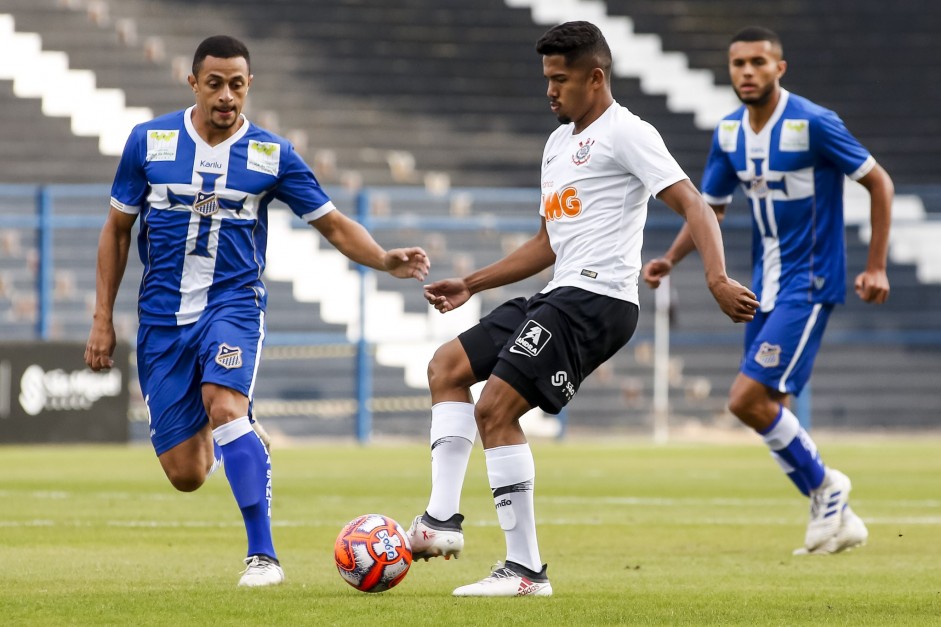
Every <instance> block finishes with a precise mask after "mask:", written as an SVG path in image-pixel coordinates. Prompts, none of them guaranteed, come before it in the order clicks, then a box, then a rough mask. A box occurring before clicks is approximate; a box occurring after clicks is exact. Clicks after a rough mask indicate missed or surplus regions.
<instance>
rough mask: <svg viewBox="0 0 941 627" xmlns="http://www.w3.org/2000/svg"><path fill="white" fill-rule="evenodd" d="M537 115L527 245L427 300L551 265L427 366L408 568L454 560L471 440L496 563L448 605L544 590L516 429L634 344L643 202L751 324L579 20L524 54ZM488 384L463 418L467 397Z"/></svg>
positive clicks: (742, 298) (729, 306)
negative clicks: (426, 483) (426, 472)
mask: <svg viewBox="0 0 941 627" xmlns="http://www.w3.org/2000/svg"><path fill="white" fill-rule="evenodd" d="M536 50H537V52H538V53H539V54H541V55H542V62H543V73H544V74H545V78H546V80H547V82H548V89H547V92H546V95H547V96H548V99H549V108H550V110H551V111H552V112H553V113H554V114H555V115H556V117H557V118H558V120H559V122H560V123H561V126H560V127H559V128H558V129H557V130H556V131H555V132H554V133H552V135H551V136H550V137H549V140H548V142H547V143H546V148H545V151H544V152H543V156H542V200H541V203H540V206H539V213H540V215H541V216H542V219H541V225H540V228H539V230H538V232H537V233H536V234H535V235H534V236H533V237H532V238H531V239H530V240H528V241H527V242H526V243H524V244H523V245H522V246H520V248H518V249H517V250H516V251H514V252H512V253H510V254H509V255H507V256H506V257H504V258H503V259H501V260H500V261H497V262H495V263H494V264H492V265H490V266H487V267H485V268H483V269H481V270H477V271H475V272H472V273H471V274H469V275H468V276H466V277H464V278H452V279H446V280H442V281H435V282H433V283H431V284H430V285H426V286H425V296H426V298H427V299H428V302H429V303H431V304H432V305H433V306H434V307H435V308H436V309H437V310H438V311H440V312H442V313H444V312H447V311H450V310H452V309H454V308H456V307H460V306H461V305H462V304H463V303H465V302H466V301H467V300H468V299H469V298H470V297H471V296H472V295H473V294H476V293H477V292H480V291H482V290H486V289H491V288H494V287H498V286H501V285H506V284H509V283H513V282H515V281H519V280H520V279H523V278H525V277H529V276H532V275H534V274H536V273H538V272H540V271H541V270H543V269H545V268H548V267H549V266H551V265H553V264H555V271H554V274H553V277H552V280H551V281H550V282H549V284H548V285H547V286H546V287H545V288H544V289H543V290H542V291H541V292H540V293H538V294H536V295H535V296H533V297H532V298H530V299H528V300H527V299H524V298H517V299H514V300H510V301H508V302H506V303H504V304H503V305H501V306H499V307H497V308H496V309H495V310H494V311H493V312H491V313H490V314H488V315H487V316H485V317H484V318H482V319H481V321H480V323H479V324H478V325H476V326H474V327H473V328H471V329H469V330H468V331H465V332H464V333H462V334H461V335H460V336H459V337H458V338H455V339H454V340H451V341H449V342H447V343H445V344H444V345H442V346H441V347H440V348H439V349H438V350H437V352H436V353H435V355H434V357H433V358H432V360H431V363H430V364H429V366H428V381H429V385H430V388H431V396H432V403H433V407H432V419H431V420H432V422H431V453H432V489H431V497H430V499H429V502H428V507H427V510H426V511H425V513H424V514H422V515H420V516H417V517H416V518H415V520H414V521H413V523H412V525H411V527H410V529H409V534H410V539H411V542H412V550H413V551H414V555H415V556H416V558H419V559H420V558H426V559H427V558H429V557H436V556H439V555H443V556H445V557H446V558H447V557H450V556H451V555H458V554H459V553H460V551H461V549H462V548H463V544H464V539H463V534H462V530H461V522H462V520H463V518H462V516H461V514H460V513H459V506H460V496H461V489H462V486H463V482H464V476H465V472H466V469H467V463H468V459H469V456H470V452H471V448H472V446H473V442H474V440H475V437H476V434H477V432H478V431H479V432H480V437H481V440H482V442H483V446H484V453H485V456H486V462H487V474H488V477H489V481H490V487H491V489H492V492H493V499H494V505H495V507H496V510H497V517H498V519H499V523H500V526H501V528H502V529H503V530H504V533H505V536H506V548H507V552H506V559H505V561H504V562H503V564H502V565H500V566H498V567H497V568H495V569H494V571H493V572H492V573H491V574H490V575H489V576H487V577H485V578H484V579H483V580H481V581H479V582H477V583H472V584H470V585H466V586H462V587H460V588H457V589H456V590H455V591H454V594H455V595H456V596H522V595H536V596H547V595H550V594H552V587H551V585H550V584H549V579H548V577H547V574H546V566H545V565H544V564H543V562H542V557H541V555H540V552H539V547H538V545H537V542H536V522H535V513H534V509H533V485H534V480H535V477H536V471H535V465H534V461H533V455H532V452H531V450H530V448H529V444H528V443H527V441H526V437H525V435H524V433H523V431H522V430H521V428H520V424H519V419H520V417H521V416H522V415H523V414H525V413H526V412H527V411H529V410H530V409H531V408H533V407H537V406H538V407H541V408H542V409H543V410H545V411H547V412H549V413H558V412H559V411H560V410H561V409H562V408H563V407H564V406H565V405H566V404H567V403H568V402H569V401H570V400H571V399H572V397H573V396H574V395H575V394H576V393H577V392H578V389H579V385H580V384H581V382H582V381H583V380H584V379H585V377H587V376H588V375H589V374H590V373H591V372H592V371H593V370H594V369H595V368H597V367H598V366H599V365H600V364H601V363H602V362H604V361H605V360H607V359H608V358H609V357H611V356H612V355H613V354H614V353H615V352H616V351H617V350H618V349H620V348H621V347H622V346H624V344H625V343H626V342H627V341H628V340H629V339H630V337H631V335H632V334H633V332H634V329H635V326H636V323H637V315H638V305H637V302H638V299H637V284H638V277H639V275H640V270H641V260H640V251H641V244H642V239H643V233H642V231H643V228H644V223H645V221H646V218H647V201H648V199H649V198H650V196H651V195H654V196H656V197H658V198H660V199H661V200H663V201H664V202H665V203H666V204H667V205H669V206H670V207H671V208H672V209H673V210H674V211H676V212H677V213H679V214H680V215H682V216H685V218H686V220H687V221H688V223H689V224H690V230H691V232H692V234H693V237H694V239H695V241H696V243H697V245H698V247H699V249H700V250H701V251H703V258H704V261H705V268H706V281H707V283H708V285H709V289H710V290H711V291H712V294H713V296H715V299H716V301H717V302H718V304H719V306H720V307H721V309H722V311H724V312H725V313H726V314H727V315H728V316H729V317H730V318H732V320H735V321H747V320H750V319H751V318H752V315H753V313H754V310H755V307H757V305H758V302H757V301H756V300H755V299H754V295H753V294H752V293H751V292H750V291H749V290H747V289H745V288H744V287H742V286H741V285H739V284H738V283H737V282H735V281H733V280H731V279H730V278H729V277H728V276H726V273H725V259H724V256H723V248H722V239H721V234H720V231H719V225H718V221H717V220H716V218H715V214H714V212H713V211H712V210H710V208H709V207H708V206H707V205H706V203H705V202H704V201H703V199H702V196H701V195H700V194H699V192H698V191H697V190H696V188H695V187H694V186H693V185H692V183H690V181H689V179H688V178H687V176H686V174H684V173H683V171H682V170H681V169H680V167H679V165H677V163H676V161H675V160H674V159H673V157H672V156H671V155H670V153H669V151H668V150H667V148H666V146H664V143H663V140H662V139H661V138H660V135H659V133H657V131H656V130H655V129H654V128H653V127H652V126H651V125H650V124H647V123H646V122H644V121H643V120H641V119H640V118H638V117H637V116H635V115H634V114H632V113H631V112H630V111H628V110H627V109H626V108H624V107H623V106H621V105H620V104H618V103H617V102H615V100H614V98H613V97H612V95H611V83H610V78H611V51H610V49H609V48H608V45H607V42H606V41H605V40H604V37H603V35H602V34H601V32H600V31H599V30H598V28H597V27H595V26H594V25H592V24H589V23H588V22H569V23H566V24H562V25H560V26H556V27H554V28H551V29H549V30H548V31H547V32H546V33H545V35H543V37H542V38H541V39H540V40H539V42H538V44H537V45H536ZM484 380H486V384H485V385H484V387H483V391H482V392H481V394H480V398H479V400H478V402H477V404H476V406H475V405H474V404H473V402H472V397H471V393H470V387H471V386H472V385H473V384H474V383H476V382H478V381H484Z"/></svg>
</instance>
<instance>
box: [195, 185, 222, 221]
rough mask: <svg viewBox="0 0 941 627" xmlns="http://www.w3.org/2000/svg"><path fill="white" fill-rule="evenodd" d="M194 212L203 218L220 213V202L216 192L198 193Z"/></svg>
mask: <svg viewBox="0 0 941 627" xmlns="http://www.w3.org/2000/svg"><path fill="white" fill-rule="evenodd" d="M193 211H195V212H196V213H198V214H199V215H201V216H211V215H212V214H214V213H216V212H217V211H219V200H218V199H217V198H216V193H215V192H202V191H200V192H196V200H195V201H194V202H193Z"/></svg>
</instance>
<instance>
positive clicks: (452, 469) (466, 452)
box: [427, 401, 477, 520]
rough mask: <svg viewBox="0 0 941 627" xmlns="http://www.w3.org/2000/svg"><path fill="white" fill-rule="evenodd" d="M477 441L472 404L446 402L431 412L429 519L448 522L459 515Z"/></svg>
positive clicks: (437, 404) (439, 404)
mask: <svg viewBox="0 0 941 627" xmlns="http://www.w3.org/2000/svg"><path fill="white" fill-rule="evenodd" d="M476 437H477V422H476V420H475V419H474V404H473V403H457V402H451V401H446V402H443V403H436V404H435V405H434V406H433V407H432V408H431V496H430V497H429V499H428V509H427V512H428V515H429V516H432V517H433V518H437V519H438V520H447V519H449V518H451V516H453V515H454V514H457V513H458V512H460V507H461V490H462V489H463V488H464V475H466V474H467V462H468V460H470V455H471V450H472V449H473V448H474V439H475V438H476Z"/></svg>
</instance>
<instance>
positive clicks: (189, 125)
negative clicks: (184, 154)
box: [183, 105, 251, 150]
mask: <svg viewBox="0 0 941 627" xmlns="http://www.w3.org/2000/svg"><path fill="white" fill-rule="evenodd" d="M195 108H196V105H193V106H191V107H190V108H188V109H187V110H186V111H184V112H183V124H184V126H185V127H186V132H187V133H188V134H189V136H190V138H191V139H192V140H193V141H194V142H196V145H197V146H205V147H206V149H207V150H220V149H228V148H229V147H230V146H231V145H232V144H234V143H235V142H237V141H238V140H240V139H242V138H243V137H244V136H245V133H247V132H248V127H249V126H251V124H250V123H249V121H248V118H246V117H245V114H244V113H240V114H239V119H240V120H242V127H241V128H240V129H239V130H237V131H235V134H234V135H232V137H229V138H228V139H226V140H225V141H223V142H221V143H218V144H216V145H215V146H210V145H209V144H207V143H206V140H205V139H203V138H202V137H200V135H199V133H197V132H196V127H195V126H193V109H195Z"/></svg>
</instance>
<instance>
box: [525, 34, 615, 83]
mask: <svg viewBox="0 0 941 627" xmlns="http://www.w3.org/2000/svg"><path fill="white" fill-rule="evenodd" d="M536 52H538V53H539V54H541V55H544V56H548V55H555V54H560V55H563V56H564V57H565V62H566V64H568V65H575V64H577V63H579V62H580V61H582V60H585V59H589V58H590V60H591V62H592V63H594V64H595V67H600V68H601V69H602V70H604V73H605V76H607V77H608V78H610V76H611V48H609V47H608V42H607V41H606V40H605V38H604V35H603V34H602V33H601V30H600V29H599V28H598V27H597V26H595V25H594V24H592V23H591V22H566V23H564V24H559V25H558V26H553V27H552V28H550V29H549V30H547V31H546V32H545V34H543V36H542V37H540V38H539V41H538V42H536Z"/></svg>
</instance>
